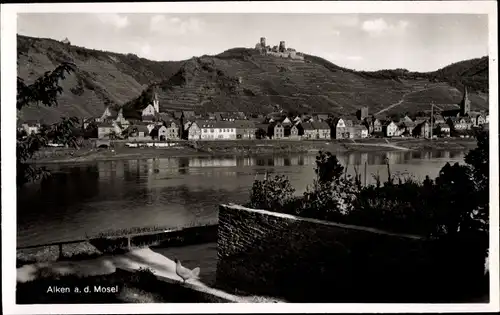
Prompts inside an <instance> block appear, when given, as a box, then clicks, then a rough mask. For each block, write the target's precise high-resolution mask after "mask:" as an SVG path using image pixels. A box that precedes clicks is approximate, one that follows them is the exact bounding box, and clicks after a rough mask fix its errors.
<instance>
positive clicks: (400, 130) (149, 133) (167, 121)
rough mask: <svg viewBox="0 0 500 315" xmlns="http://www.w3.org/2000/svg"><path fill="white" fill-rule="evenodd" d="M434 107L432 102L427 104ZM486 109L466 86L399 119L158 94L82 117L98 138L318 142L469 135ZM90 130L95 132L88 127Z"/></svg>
mask: <svg viewBox="0 0 500 315" xmlns="http://www.w3.org/2000/svg"><path fill="white" fill-rule="evenodd" d="M429 106H432V104H429ZM488 123H489V115H488V113H487V112H484V111H482V112H473V111H471V102H470V100H469V97H468V92H467V89H465V91H464V95H463V99H462V101H461V102H460V109H456V110H448V111H442V112H434V111H432V112H431V113H430V115H420V116H418V115H414V116H411V115H405V116H404V117H402V118H400V119H399V120H397V119H394V118H390V117H379V116H377V115H370V114H369V109H368V107H363V108H361V109H359V110H358V111H357V113H353V114H352V115H343V116H336V115H333V114H331V113H311V114H300V115H294V116H292V115H289V114H287V113H286V112H284V111H279V112H275V113H269V114H267V115H249V114H246V113H243V112H213V113H210V112H209V113H196V112H195V111H169V112H160V104H159V100H158V96H157V94H156V93H154V96H153V99H152V102H151V104H149V105H148V106H147V107H146V108H144V109H143V110H142V119H141V120H133V119H127V118H125V117H124V115H123V111H122V109H119V110H115V109H113V108H112V107H107V108H106V109H105V110H104V112H103V114H102V115H101V116H100V117H94V118H87V119H83V120H82V126H81V128H82V131H83V133H84V134H86V135H87V138H93V139H99V140H120V139H123V140H128V141H131V142H144V141H146V142H147V141H160V142H162V141H177V140H194V141H198V140H201V141H203V140H241V139H262V140H265V139H275V140H316V139H325V140H326V139H363V138H374V137H376V138H394V137H401V138H405V137H414V138H436V137H469V136H470V135H471V134H472V133H471V131H472V130H474V129H476V128H487V126H488ZM40 127H41V123H40V122H31V123H24V124H22V125H20V126H19V129H20V130H24V131H25V132H26V133H27V134H32V133H37V132H38V131H39V129H40ZM92 129H93V130H92Z"/></svg>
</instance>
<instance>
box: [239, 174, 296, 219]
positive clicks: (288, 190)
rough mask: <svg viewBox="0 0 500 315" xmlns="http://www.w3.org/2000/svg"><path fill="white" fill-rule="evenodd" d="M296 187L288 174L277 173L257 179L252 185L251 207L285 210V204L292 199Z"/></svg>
mask: <svg viewBox="0 0 500 315" xmlns="http://www.w3.org/2000/svg"><path fill="white" fill-rule="evenodd" d="M294 193H295V189H294V188H293V187H292V185H291V184H290V181H289V180H288V178H286V176H283V175H276V176H274V177H273V178H269V177H268V175H267V173H266V177H265V178H264V180H262V181H260V180H256V181H255V182H254V183H253V185H252V191H251V194H250V203H249V205H248V206H249V207H252V208H259V209H266V210H271V211H279V212H283V208H284V207H285V205H286V204H287V203H288V202H289V201H291V200H292V196H293V194H294Z"/></svg>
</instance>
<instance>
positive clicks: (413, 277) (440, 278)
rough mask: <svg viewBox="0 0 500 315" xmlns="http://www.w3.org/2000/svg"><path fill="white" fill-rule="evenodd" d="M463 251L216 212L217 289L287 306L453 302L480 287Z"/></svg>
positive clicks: (280, 218)
mask: <svg viewBox="0 0 500 315" xmlns="http://www.w3.org/2000/svg"><path fill="white" fill-rule="evenodd" d="M462 245H463V246H464V251H461V250H460V248H458V247H453V246H446V245H444V244H442V243H439V242H438V243H436V241H430V240H424V239H422V238H420V237H418V236H411V235H401V234H392V233H387V232H384V231H379V230H376V229H372V228H365V227H358V226H349V225H342V224H335V223H331V222H325V221H320V220H314V219H307V218H300V217H295V216H291V215H285V214H280V213H275V212H270V211H264V210H255V209H248V208H244V207H241V206H235V205H231V206H226V205H221V206H220V208H219V231H218V241H217V255H218V264H217V286H218V287H221V288H223V289H226V290H228V291H230V290H234V289H238V290H241V291H244V292H248V293H251V294H262V295H269V296H275V297H280V298H283V299H285V300H287V301H290V302H326V303H328V302H345V303H349V302H351V303H363V302H365V303H367V302H379V303H390V302H400V303H418V302H424V303H425V302H427V303H432V302H443V303H445V302H456V301H457V300H459V301H461V299H464V298H466V297H468V295H470V292H468V290H469V291H470V290H474V289H472V288H475V289H477V285H478V284H477V283H472V282H471V281H472V280H474V279H478V274H477V273H476V274H474V272H472V271H470V272H469V270H468V269H467V268H469V269H470V270H475V271H477V268H474V266H472V265H470V261H469V262H468V263H469V264H467V258H466V257H467V255H469V254H470V252H467V251H466V250H465V248H466V247H467V244H465V243H464V244H462ZM469 247H470V246H469ZM475 285H476V286H475Z"/></svg>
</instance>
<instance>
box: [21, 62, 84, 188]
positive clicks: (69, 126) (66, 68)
mask: <svg viewBox="0 0 500 315" xmlns="http://www.w3.org/2000/svg"><path fill="white" fill-rule="evenodd" d="M75 69H76V66H75V65H74V64H72V63H62V64H61V65H59V66H58V67H56V68H55V69H54V70H53V71H47V72H45V73H44V74H43V75H42V76H41V77H39V78H38V79H36V80H35V82H33V83H32V84H29V85H27V84H26V83H25V82H24V80H23V79H22V78H20V77H17V104H16V107H17V110H18V114H20V111H21V109H23V108H24V107H26V106H31V105H36V106H39V105H43V106H48V107H52V106H57V105H58V101H57V97H58V95H59V94H61V93H62V92H63V89H62V87H61V86H60V85H59V81H60V80H64V79H65V78H66V76H65V74H66V73H68V74H69V73H71V72H74V71H75ZM78 121H79V120H78V118H76V117H69V118H66V117H65V118H63V119H62V120H61V121H60V122H58V123H55V124H53V125H50V126H48V125H46V126H44V127H43V128H41V132H40V133H39V134H30V135H26V134H25V133H22V132H18V133H17V141H16V153H17V163H16V164H17V186H18V188H19V187H20V186H22V185H24V184H25V183H27V182H30V181H33V180H36V179H39V178H41V177H43V176H46V175H48V173H47V171H46V170H45V169H44V168H35V167H33V166H32V165H30V164H28V161H29V159H31V158H33V156H34V155H35V153H36V152H38V151H39V150H40V149H41V148H42V147H44V146H46V145H47V144H48V142H49V141H50V140H53V141H56V142H57V143H62V144H64V145H68V146H72V147H77V145H78V144H77V141H76V138H75V136H74V134H73V132H72V131H73V127H74V126H75V124H76V123H78Z"/></svg>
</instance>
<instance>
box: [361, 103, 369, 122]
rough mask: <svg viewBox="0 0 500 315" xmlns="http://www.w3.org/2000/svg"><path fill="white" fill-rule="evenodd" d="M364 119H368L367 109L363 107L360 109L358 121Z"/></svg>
mask: <svg viewBox="0 0 500 315" xmlns="http://www.w3.org/2000/svg"><path fill="white" fill-rule="evenodd" d="M366 117H368V107H367V106H365V107H361V115H360V120H363V119H365V118H366Z"/></svg>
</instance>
